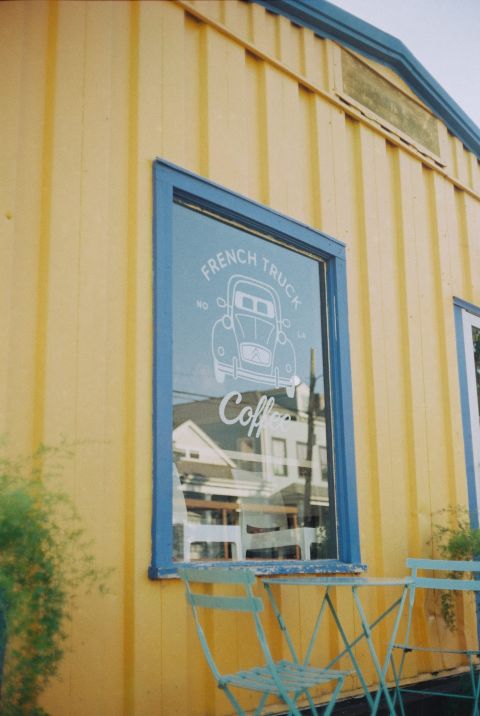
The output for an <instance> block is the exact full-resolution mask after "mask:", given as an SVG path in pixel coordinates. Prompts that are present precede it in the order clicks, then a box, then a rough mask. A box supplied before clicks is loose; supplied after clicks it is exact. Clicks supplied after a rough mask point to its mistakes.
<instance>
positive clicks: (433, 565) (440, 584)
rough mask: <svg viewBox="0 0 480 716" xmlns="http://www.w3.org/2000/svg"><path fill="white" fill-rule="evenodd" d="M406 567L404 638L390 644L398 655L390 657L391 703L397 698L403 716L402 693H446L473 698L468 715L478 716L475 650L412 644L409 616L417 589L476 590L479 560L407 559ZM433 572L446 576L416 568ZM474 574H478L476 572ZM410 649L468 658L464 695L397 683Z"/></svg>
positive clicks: (479, 680) (477, 652) (479, 678)
mask: <svg viewBox="0 0 480 716" xmlns="http://www.w3.org/2000/svg"><path fill="white" fill-rule="evenodd" d="M407 567H409V568H410V569H411V570H412V578H413V582H412V584H411V585H410V587H409V589H410V595H409V604H408V619H407V626H406V633H405V639H404V641H403V643H401V644H394V645H393V654H394V653H395V651H397V653H398V650H400V651H401V652H402V653H401V657H400V659H399V662H398V665H397V666H395V662H394V656H393V654H392V669H393V674H394V677H395V697H394V702H396V700H397V699H398V700H399V704H400V709H401V713H402V714H403V716H404V715H405V710H404V705H403V699H402V694H404V693H408V692H409V693H414V694H426V695H428V696H449V697H452V698H457V699H471V700H472V701H473V707H472V716H479V695H480V672H479V668H478V661H477V663H476V661H475V660H478V658H479V657H480V650H479V649H442V648H441V647H439V646H429V645H416V644H413V643H412V640H411V632H412V617H413V612H414V606H415V597H416V592H417V590H418V589H437V590H440V591H450V590H452V591H461V592H466V591H468V592H480V581H477V580H476V577H477V576H480V562H469V561H454V560H441V559H407ZM424 570H425V571H429V572H432V571H435V572H446V573H447V575H448V576H446V577H431V576H430V577H420V576H419V575H418V572H419V571H424ZM453 572H463V573H470V574H471V575H472V577H473V579H465V578H462V579H455V578H452V576H451V574H452V573H453ZM477 573H478V575H477ZM412 652H431V653H435V654H463V655H464V656H465V657H467V659H468V663H469V667H470V687H471V691H470V693H468V694H463V693H462V694H459V693H452V692H446V691H431V690H430V691H426V690H422V689H421V688H417V687H416V686H400V681H401V678H402V673H403V669H404V666H405V661H406V657H407V655H408V654H410V653H412Z"/></svg>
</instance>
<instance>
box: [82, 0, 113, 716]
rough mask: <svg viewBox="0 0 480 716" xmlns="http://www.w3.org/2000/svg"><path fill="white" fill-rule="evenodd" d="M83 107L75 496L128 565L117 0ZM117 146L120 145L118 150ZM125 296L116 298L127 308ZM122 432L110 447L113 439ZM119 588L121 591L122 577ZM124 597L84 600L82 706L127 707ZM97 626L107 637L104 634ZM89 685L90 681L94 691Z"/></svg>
mask: <svg viewBox="0 0 480 716" xmlns="http://www.w3.org/2000/svg"><path fill="white" fill-rule="evenodd" d="M85 10H86V25H85V65H84V71H85V75H84V89H83V110H82V156H81V180H80V181H81V184H80V188H79V198H80V220H79V234H80V235H79V240H80V244H79V261H78V274H79V294H78V341H77V353H76V354H77V364H78V368H77V386H78V400H77V409H76V416H75V418H76V428H75V434H76V436H77V437H78V439H80V440H87V441H91V443H90V444H88V445H84V446H82V447H79V448H78V449H77V456H76V474H77V475H79V476H82V477H81V479H77V480H76V483H75V501H76V504H77V505H78V508H79V510H80V512H81V514H82V515H83V520H84V523H85V525H86V527H87V530H88V534H89V535H92V536H93V537H94V539H95V549H96V552H97V554H98V558H99V561H100V563H102V564H109V565H110V564H120V563H121V561H122V557H123V555H122V551H121V545H122V542H123V539H122V537H123V535H122V532H121V529H120V526H121V517H122V494H121V491H119V489H118V474H119V473H118V470H117V469H116V468H115V467H114V464H112V460H111V455H112V452H113V451H114V450H115V451H118V449H119V448H120V446H121V440H120V439H119V437H120V435H119V432H117V434H116V435H114V436H112V434H111V427H110V425H109V416H108V400H109V398H113V395H109V392H108V376H109V373H110V371H111V370H112V365H111V364H112V358H113V356H114V355H115V354H114V353H113V354H112V353H111V352H110V351H109V347H110V344H109V333H110V329H109V318H110V313H111V306H110V305H109V294H110V292H111V284H112V282H115V278H114V277H115V274H114V272H112V262H111V261H110V257H111V252H112V246H111V235H110V230H109V229H110V220H111V206H110V204H111V182H112V175H113V174H114V173H115V170H114V169H113V168H112V162H111V158H112V155H113V151H114V150H113V147H112V144H115V143H114V142H113V141H112V119H113V117H112V114H113V111H114V109H116V108H114V105H113V102H112V77H111V72H112V56H113V54H114V44H113V32H114V30H115V29H116V25H115V23H114V22H113V21H114V17H113V6H112V5H111V4H110V3H99V4H97V3H92V4H87V5H86V7H85ZM116 151H117V152H118V149H116ZM116 238H117V239H118V237H116ZM121 305H122V304H121V302H120V303H119V304H117V306H121ZM112 437H113V440H114V443H113V445H111V444H110V445H109V444H108V441H109V440H112ZM111 587H112V590H113V591H114V592H116V593H118V592H119V591H121V581H120V578H119V575H118V574H116V575H114V576H113V577H112V581H111ZM121 622H122V611H121V603H120V601H119V599H118V598H112V596H110V595H109V596H108V597H102V596H101V595H94V594H92V595H87V596H86V597H83V598H82V599H80V600H79V603H78V609H77V611H76V614H75V619H74V622H73V627H72V629H73V639H74V649H75V656H74V663H73V664H72V667H71V676H70V689H71V693H72V694H74V695H75V696H74V697H73V698H72V702H73V704H74V705H73V706H72V708H73V710H74V713H78V714H82V713H90V714H94V713H99V714H100V713H102V714H114V713H119V712H121V710H122V701H123V699H122V689H121V683H122V677H123V674H122V663H123V658H122V638H121V633H120V630H119V628H118V626H119V624H121ZM98 634H102V635H103V638H102V639H101V640H100V641H99V640H98ZM85 683H88V684H90V688H89V689H85Z"/></svg>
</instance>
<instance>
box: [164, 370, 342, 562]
mask: <svg viewBox="0 0 480 716" xmlns="http://www.w3.org/2000/svg"><path fill="white" fill-rule="evenodd" d="M263 396H266V398H267V400H268V399H269V398H270V397H272V398H274V400H275V411H276V413H277V415H278V419H276V420H266V421H264V423H263V424H262V429H261V430H260V431H258V430H255V431H252V430H250V434H249V429H248V426H247V425H246V424H245V422H246V421H244V424H243V425H242V424H241V422H239V421H238V420H236V416H238V413H239V407H242V406H250V407H251V411H250V413H251V412H252V411H255V407H256V406H258V405H259V403H260V402H261V399H262V397H263ZM314 397H315V401H314V409H312V403H310V402H309V387H308V386H307V385H305V384H303V383H302V384H300V385H299V386H297V389H296V391H295V396H294V397H293V398H290V397H288V396H287V395H286V393H285V390H283V389H278V390H277V389H274V390H271V391H267V392H265V393H261V392H259V391H249V392H243V394H242V395H241V406H239V405H238V404H237V403H236V402H235V401H230V402H229V403H228V404H227V405H225V404H224V406H223V410H224V416H223V417H224V418H226V422H225V420H223V419H222V420H221V419H220V417H219V407H220V402H221V399H220V398H213V397H212V398H206V399H202V400H194V401H191V402H183V403H180V404H177V405H175V406H174V426H173V428H174V429H173V456H174V467H173V495H174V497H173V516H174V519H173V523H174V525H173V547H174V558H175V559H176V560H181V561H193V560H199V559H226V560H230V559H234V560H243V559H263V560H264V559H303V560H305V559H307V560H308V559H316V558H324V557H335V556H336V539H335V529H334V525H335V515H334V501H333V499H332V494H333V484H332V482H333V481H332V478H331V471H330V470H329V461H328V447H327V445H328V440H327V426H326V420H325V411H324V405H323V396H320V395H318V394H316V395H315V396H314ZM309 423H310V432H309ZM285 425H288V429H287V430H285ZM308 441H310V443H311V445H310V446H308ZM308 447H310V451H309V450H308ZM309 452H310V453H311V456H312V459H311V460H307V456H308V454H309ZM306 484H308V494H309V504H308V505H307V508H308V509H305V507H306V506H305V490H306Z"/></svg>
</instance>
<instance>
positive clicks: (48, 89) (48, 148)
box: [32, 0, 59, 449]
mask: <svg viewBox="0 0 480 716" xmlns="http://www.w3.org/2000/svg"><path fill="white" fill-rule="evenodd" d="M58 10H59V5H58V3H56V2H53V0H52V1H51V2H50V3H49V17H48V46H47V57H46V78H45V106H44V117H43V125H44V129H43V152H42V185H41V199H40V225H39V255H38V276H37V316H36V340H35V346H36V355H35V377H34V398H33V406H32V407H33V426H32V448H33V449H35V448H36V447H37V446H38V444H39V443H40V442H41V441H42V439H43V432H44V409H45V379H46V378H45V363H46V353H47V345H46V340H47V320H48V288H49V253H50V232H51V211H52V195H51V192H52V176H53V152H54V144H53V133H54V103H55V75H56V63H57V57H56V52H57V37H58Z"/></svg>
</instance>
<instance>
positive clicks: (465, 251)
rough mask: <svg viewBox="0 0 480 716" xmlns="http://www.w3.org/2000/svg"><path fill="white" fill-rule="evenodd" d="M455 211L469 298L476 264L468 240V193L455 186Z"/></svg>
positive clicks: (462, 265)
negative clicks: (473, 261)
mask: <svg viewBox="0 0 480 716" xmlns="http://www.w3.org/2000/svg"><path fill="white" fill-rule="evenodd" d="M454 196H455V211H456V219H457V241H458V244H459V248H460V268H461V272H462V284H463V287H464V288H463V290H464V293H463V294H462V295H463V296H465V299H466V300H469V296H471V290H472V284H473V276H472V269H473V270H474V266H475V265H474V264H473V263H472V257H471V256H470V243H469V240H468V226H467V210H466V200H467V197H466V194H465V192H463V191H461V190H460V189H458V188H455V191H454Z"/></svg>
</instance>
